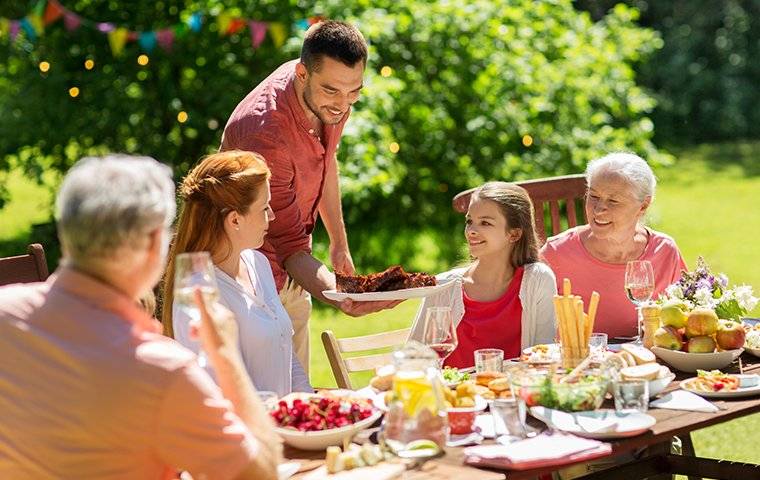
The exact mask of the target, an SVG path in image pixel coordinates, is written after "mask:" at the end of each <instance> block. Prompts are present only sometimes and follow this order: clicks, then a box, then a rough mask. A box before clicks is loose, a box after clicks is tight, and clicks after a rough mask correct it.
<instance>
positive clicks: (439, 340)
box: [422, 307, 459, 368]
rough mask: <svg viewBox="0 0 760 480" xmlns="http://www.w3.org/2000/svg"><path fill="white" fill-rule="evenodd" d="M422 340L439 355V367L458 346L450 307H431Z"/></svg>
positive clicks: (426, 316)
mask: <svg viewBox="0 0 760 480" xmlns="http://www.w3.org/2000/svg"><path fill="white" fill-rule="evenodd" d="M422 341H423V343H424V344H425V345H427V346H428V347H430V348H431V349H432V350H433V351H434V352H435V353H436V354H437V355H438V368H443V361H444V360H445V359H446V357H448V356H449V355H451V352H453V351H454V349H455V348H457V345H458V343H459V341H458V340H457V329H456V326H454V319H453V317H452V316H451V308H449V307H430V308H428V309H427V312H426V313H425V330H424V332H423V334H422Z"/></svg>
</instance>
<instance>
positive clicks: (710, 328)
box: [686, 308, 718, 338]
mask: <svg viewBox="0 0 760 480" xmlns="http://www.w3.org/2000/svg"><path fill="white" fill-rule="evenodd" d="M717 330H718V316H717V315H715V312H714V311H712V310H710V309H709V308H695V309H694V310H692V311H691V313H689V318H687V319H686V336H687V337H689V338H691V337H701V336H706V335H712V334H714V333H715V332H716V331H717Z"/></svg>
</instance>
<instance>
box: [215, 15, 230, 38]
mask: <svg viewBox="0 0 760 480" xmlns="http://www.w3.org/2000/svg"><path fill="white" fill-rule="evenodd" d="M231 21H232V16H231V15H230V14H228V13H224V12H222V13H220V14H219V16H218V17H216V25H217V26H218V27H219V36H220V37H221V36H224V35H227V29H228V28H230V22H231Z"/></svg>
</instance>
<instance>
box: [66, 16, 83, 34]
mask: <svg viewBox="0 0 760 480" xmlns="http://www.w3.org/2000/svg"><path fill="white" fill-rule="evenodd" d="M63 23H64V25H66V30H68V31H70V32H71V31H74V30H76V29H77V28H79V26H80V25H81V24H82V19H81V18H79V15H77V14H76V13H72V12H68V11H67V12H66V13H64V14H63Z"/></svg>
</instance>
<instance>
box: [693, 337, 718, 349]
mask: <svg viewBox="0 0 760 480" xmlns="http://www.w3.org/2000/svg"><path fill="white" fill-rule="evenodd" d="M688 348H689V353H712V352H714V351H715V340H713V338H712V337H708V336H707V335H701V336H698V337H691V338H690V339H689V346H688Z"/></svg>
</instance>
